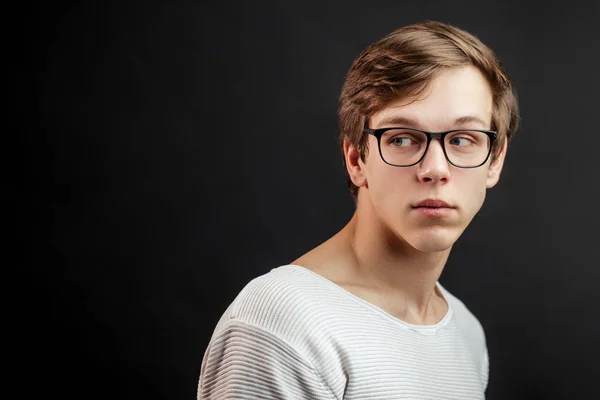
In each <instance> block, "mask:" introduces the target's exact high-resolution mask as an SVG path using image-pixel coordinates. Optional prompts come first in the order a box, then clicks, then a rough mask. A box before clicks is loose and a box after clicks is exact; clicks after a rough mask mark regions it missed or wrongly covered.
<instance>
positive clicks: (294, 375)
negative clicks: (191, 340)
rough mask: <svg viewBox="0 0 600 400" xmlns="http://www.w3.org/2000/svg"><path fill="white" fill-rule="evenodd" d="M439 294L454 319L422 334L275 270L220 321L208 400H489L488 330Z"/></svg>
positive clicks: (328, 285)
mask: <svg viewBox="0 0 600 400" xmlns="http://www.w3.org/2000/svg"><path fill="white" fill-rule="evenodd" d="M438 288H439V289H440V291H441V292H442V294H443V296H444V298H445V299H446V301H447V303H448V306H449V307H448V312H447V313H446V315H445V316H444V317H443V318H442V319H441V320H440V321H439V322H438V323H436V324H434V325H412V324H408V323H406V322H403V321H401V320H399V319H398V318H396V317H393V316H392V315H390V314H389V313H387V312H385V311H383V310H382V309H381V308H379V307H377V306H375V305H373V304H371V303H369V302H367V301H365V300H362V299H361V298H359V297H357V296H355V295H353V294H351V293H350V292H348V291H346V290H345V289H343V288H342V287H340V286H338V285H336V284H335V283H333V282H331V281H329V280H327V279H326V278H324V277H322V276H320V275H318V274H316V273H314V272H312V271H310V270H309V269H307V268H304V267H301V266H297V265H284V266H281V267H279V268H274V269H272V270H271V271H270V272H269V273H266V274H264V275H262V276H259V277H257V278H256V279H254V280H252V281H251V282H250V283H248V284H247V285H246V287H244V289H243V290H242V291H241V292H240V293H239V295H238V296H237V297H236V299H235V300H234V301H233V302H232V303H231V305H230V306H229V307H228V308H227V310H226V311H225V312H224V314H223V316H222V317H221V319H220V321H219V322H218V324H217V326H216V328H215V330H214V333H213V336H212V338H211V340H210V343H209V346H208V348H207V349H206V352H205V354H204V359H203V361H202V366H201V372H200V381H199V386H198V399H199V400H208V399H210V400H213V399H214V400H216V399H340V400H341V399H348V400H350V399H382V400H383V399H389V400H392V399H393V400H400V399H448V400H450V399H452V400H459V399H460V400H468V399H484V398H485V389H486V387H487V380H488V355H487V348H486V343H485V334H484V331H483V329H482V327H481V324H480V323H479V321H478V320H477V318H476V317H475V316H474V315H473V314H472V313H471V312H470V311H469V310H468V309H467V308H466V307H465V305H464V304H463V303H462V302H461V301H460V300H458V299H457V298H456V297H454V296H452V295H451V294H450V293H449V292H448V291H447V290H446V289H444V288H443V287H442V286H441V285H440V284H439V283H438Z"/></svg>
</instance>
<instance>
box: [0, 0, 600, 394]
mask: <svg viewBox="0 0 600 400" xmlns="http://www.w3.org/2000/svg"><path fill="white" fill-rule="evenodd" d="M5 15H6V18H7V20H9V21H12V23H15V22H16V23H17V24H18V29H14V30H13V32H12V34H10V35H8V36H7V37H6V38H5V39H6V40H7V41H9V42H11V43H16V44H17V46H16V47H17V49H18V52H17V55H16V57H14V58H13V59H11V63H12V62H13V61H17V62H16V65H17V66H18V72H19V73H18V74H16V75H14V76H7V80H8V81H9V85H11V86H13V85H14V86H16V89H17V91H16V96H15V97H14V101H13V102H12V103H13V104H16V105H17V106H18V111H17V113H15V114H14V115H13V116H16V117H17V118H18V120H19V123H18V126H19V128H18V129H17V132H18V133H19V134H20V138H21V144H22V146H21V149H22V150H23V154H22V155H23V157H22V159H23V168H22V169H20V170H19V171H20V172H21V171H23V172H24V176H23V178H22V179H21V178H20V175H18V174H17V177H18V179H17V181H18V184H19V193H21V194H22V195H23V196H22V197H21V198H19V200H18V202H19V204H18V205H20V206H22V207H23V209H24V212H22V213H17V214H16V216H17V223H18V224H17V231H16V232H17V236H18V238H19V239H20V240H22V243H25V245H26V246H25V252H24V253H22V254H24V256H23V255H21V258H20V260H24V262H25V268H24V269H23V270H24V271H25V272H26V274H27V276H26V278H27V280H26V288H25V291H23V292H22V293H21V297H19V299H20V300H18V301H15V304H12V303H9V307H14V308H18V307H17V305H18V306H19V307H24V308H22V309H21V310H22V311H21V312H20V314H19V319H18V321H17V324H19V327H20V328H22V329H20V330H19V332H20V333H19V336H20V339H22V340H23V342H22V343H23V344H22V345H21V346H19V347H18V348H13V349H12V350H13V351H16V352H17V354H18V361H15V363H14V364H13V365H12V368H13V369H14V370H16V371H17V372H18V374H19V375H20V376H21V378H22V381H19V385H21V394H22V395H24V396H25V397H26V398H29V397H34V396H42V395H43V396H46V395H49V394H56V395H58V396H59V397H62V398H86V399H107V398H110V399H113V398H114V399H116V398H118V399H121V398H123V399H125V398H127V399H131V398H135V399H137V398H139V399H148V400H150V399H181V400H183V399H193V398H195V396H196V385H197V379H198V374H199V371H200V364H201V361H202V356H203V353H204V350H205V348H206V345H207V344H208V340H209V338H210V335H211V333H212V329H213V328H214V325H215V324H216V322H217V320H218V318H219V317H220V315H221V313H222V312H223V311H224V310H225V308H226V306H227V305H228V304H229V303H230V302H231V301H232V300H233V298H234V297H235V295H236V294H237V293H238V292H239V290H240V289H241V288H242V287H243V286H244V285H245V284H246V283H247V282H248V281H249V280H250V279H252V278H253V277H255V276H258V275H260V274H262V273H265V272H267V271H269V270H270V269H271V268H274V267H276V266H279V265H282V264H285V263H288V262H290V261H292V260H294V259H295V258H296V257H298V256H299V255H301V254H303V253H304V252H306V251H308V250H309V249H311V248H312V247H314V246H316V245H317V244H319V243H321V242H322V241H324V240H325V239H327V238H329V237H330V236H331V235H333V234H334V233H335V232H337V230H339V229H341V227H342V226H343V225H344V224H345V223H346V222H347V221H348V219H349V218H350V217H351V214H352V211H353V202H352V200H351V197H350V196H349V194H348V192H347V189H346V185H345V180H344V174H343V169H342V164H341V157H340V155H339V151H338V148H337V133H338V132H337V119H336V109H337V99H338V95H339V92H340V89H341V86H342V83H343V79H344V75H345V73H346V71H347V70H348V68H349V67H350V64H351V63H352V61H353V60H354V58H355V57H356V56H358V54H359V53H360V51H361V50H362V49H363V48H364V47H366V46H367V45H368V44H370V43H371V42H373V41H375V40H377V39H379V38H380V37H381V36H383V35H384V34H386V33H388V32H389V31H391V30H393V29H395V28H397V27H399V26H401V25H404V24H407V23H413V22H419V21H423V20H426V19H433V20H439V21H442V22H448V23H451V24H454V25H456V26H458V27H461V28H463V29H466V30H467V31H470V32H472V33H474V34H476V35H477V36H478V37H480V38H481V39H482V40H483V41H484V43H486V44H488V45H489V46H490V47H492V48H493V49H494V50H495V51H496V52H497V54H498V55H499V56H500V58H501V60H502V61H503V62H504V64H505V66H506V68H507V70H508V72H509V74H510V75H511V76H512V77H513V80H514V83H515V85H516V88H517V92H518V95H519V100H520V107H521V115H522V120H521V129H520V130H519V132H518V133H517V134H516V136H515V138H514V141H512V142H511V144H510V146H509V152H508V157H507V160H506V165H505V169H504V172H503V174H502V177H501V180H500V183H499V184H498V186H496V187H495V188H494V189H492V190H491V191H490V192H489V194H488V198H487V200H486V203H485V205H484V207H483V209H482V211H481V212H480V214H479V215H478V216H477V217H476V218H475V220H474V221H473V223H472V225H471V226H470V227H469V228H468V229H467V231H466V232H465V234H464V235H463V236H462V237H461V239H460V240H459V241H458V243H457V244H456V246H455V248H454V250H453V252H452V255H451V257H450V260H449V262H448V265H447V267H446V269H445V271H444V273H443V275H442V278H441V282H442V284H444V285H445V286H446V287H447V288H448V289H449V290H450V291H452V292H453V293H454V294H455V295H457V296H458V297H459V298H461V299H462V300H463V301H464V302H465V303H466V304H467V305H468V306H469V308H470V309H471V310H472V311H473V312H474V313H475V314H476V315H477V316H478V318H479V319H480V321H481V322H482V324H483V326H484V327H485V329H486V333H487V340H488V348H489V353H490V360H491V369H490V383H489V388H488V398H489V399H591V398H600V388H598V385H597V375H598V373H599V372H600V368H599V367H598V364H597V363H598V360H599V358H600V357H599V356H600V352H599V350H598V344H597V342H598V337H600V322H599V321H598V317H599V314H600V313H599V308H600V307H599V304H600V295H599V293H598V290H597V289H596V285H597V281H598V278H599V276H600V273H599V272H598V269H599V268H598V267H599V262H598V259H597V246H598V238H599V234H598V226H599V224H600V217H599V216H598V204H599V200H600V199H599V197H600V196H599V195H598V185H597V181H598V175H599V173H600V166H599V164H598V159H599V154H600V153H599V152H598V148H599V146H598V140H599V132H598V128H597V126H598V109H599V106H600V104H599V103H600V102H599V101H598V93H599V92H600V84H599V78H598V70H599V67H598V65H599V62H600V56H599V45H598V39H599V38H600V35H599V34H600V30H599V28H598V24H599V22H600V10H599V6H598V3H597V2H589V3H588V4H587V5H586V4H585V3H581V4H576V3H575V2H570V1H569V2H555V3H553V2H544V3H539V4H535V5H533V4H532V5H531V6H527V5H523V4H521V3H520V2H517V1H494V2H475V1H474V2H458V3H457V2H442V1H438V2H426V1H417V2H415V1H413V2H408V1H403V2H401V1H372V2H365V1H329V2H328V1H317V2H277V1H270V2H241V1H236V2H214V3H205V2H200V1H196V2H194V1H184V0H181V1H120V2H117V1H111V2H106V1H103V2H100V1H98V2H94V1H87V2H63V3H51V4H50V3H40V4H35V3H27V4H23V5H22V6H21V7H20V9H19V10H18V11H15V12H14V13H8V12H7V13H6V14H5ZM9 21H7V22H9ZM5 151H6V153H9V154H7V156H8V155H10V156H12V154H10V153H12V150H10V149H9V148H7V149H6V150H5ZM11 346H13V345H12V344H10V345H9V347H11ZM17 349H18V350H17ZM10 350H11V349H9V351H10Z"/></svg>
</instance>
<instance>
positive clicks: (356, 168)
mask: <svg viewBox="0 0 600 400" xmlns="http://www.w3.org/2000/svg"><path fill="white" fill-rule="evenodd" d="M344 159H345V160H346V170H347V171H348V176H350V179H351V180H352V183H354V184H355V185H356V186H358V187H361V186H366V185H367V177H366V175H365V163H364V162H363V161H362V160H361V159H360V153H359V151H358V149H357V148H356V147H355V146H354V145H352V144H350V142H348V140H347V139H344Z"/></svg>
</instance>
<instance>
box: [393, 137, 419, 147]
mask: <svg viewBox="0 0 600 400" xmlns="http://www.w3.org/2000/svg"><path fill="white" fill-rule="evenodd" d="M390 143H391V144H393V145H394V146H396V147H407V146H410V145H411V144H412V143H415V141H414V140H413V139H411V138H410V137H402V136H396V137H393V138H392V139H391V140H390Z"/></svg>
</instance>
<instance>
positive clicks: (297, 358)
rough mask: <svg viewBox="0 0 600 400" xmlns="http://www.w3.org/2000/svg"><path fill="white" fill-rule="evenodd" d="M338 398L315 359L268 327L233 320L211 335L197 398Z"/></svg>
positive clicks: (212, 399) (285, 399)
mask: <svg viewBox="0 0 600 400" xmlns="http://www.w3.org/2000/svg"><path fill="white" fill-rule="evenodd" d="M221 399H278V400H279V399H281V400H288V399H289V400H291V399H319V400H320V399H337V397H336V396H335V395H334V394H333V392H332V390H331V389H330V387H329V386H328V385H327V384H326V383H325V381H324V380H323V379H322V377H321V375H320V374H319V373H318V371H317V370H316V369H315V368H314V367H313V366H312V364H311V362H310V361H309V360H308V359H306V357H303V356H302V355H301V354H300V353H299V352H298V351H297V350H296V349H294V348H293V347H292V346H291V345H290V344H288V343H287V342H285V341H284V340H282V339H281V338H279V337H277V336H276V335H274V334H273V333H271V332H268V331H266V330H264V329H263V328H260V327H257V326H254V325H250V324H248V323H245V322H242V321H239V320H230V321H228V322H227V323H226V324H225V325H224V326H223V327H222V328H221V329H220V330H219V332H218V333H217V334H216V335H215V336H214V337H213V338H212V340H211V343H210V344H209V347H208V348H207V350H206V353H205V355H204V359H203V361H202V367H201V371H200V383H199V387H198V400H221Z"/></svg>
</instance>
